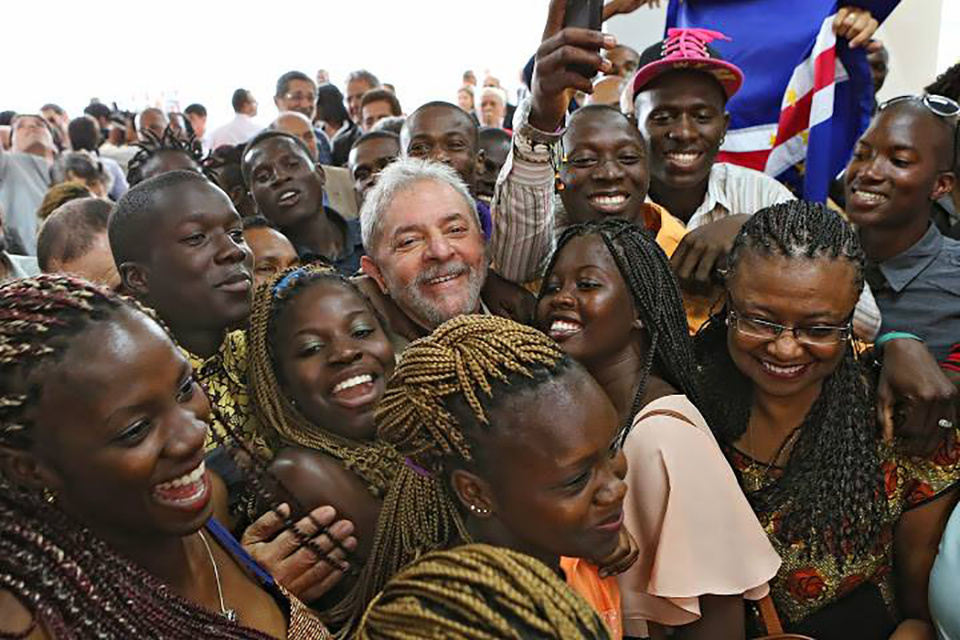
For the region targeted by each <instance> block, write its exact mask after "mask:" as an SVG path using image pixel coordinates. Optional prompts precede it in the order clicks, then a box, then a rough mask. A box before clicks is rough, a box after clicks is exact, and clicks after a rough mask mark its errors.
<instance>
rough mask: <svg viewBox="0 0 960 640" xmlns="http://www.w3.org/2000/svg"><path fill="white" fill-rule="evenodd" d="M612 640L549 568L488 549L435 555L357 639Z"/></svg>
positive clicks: (407, 573)
mask: <svg viewBox="0 0 960 640" xmlns="http://www.w3.org/2000/svg"><path fill="white" fill-rule="evenodd" d="M424 629H430V630H431V633H432V635H434V636H437V637H445V638H462V639H463V640H509V639H516V640H520V639H521V638H522V639H524V640H532V639H537V640H560V639H567V638H585V639H586V638H589V639H592V640H601V639H603V640H605V639H607V638H609V637H610V635H609V633H608V631H607V628H606V626H605V625H604V623H603V621H602V620H601V619H600V617H599V616H598V615H597V613H596V612H595V611H594V610H593V608H592V607H590V605H589V604H587V603H586V602H585V601H584V600H583V599H582V598H581V597H580V596H578V595H577V594H576V593H574V592H573V591H572V590H571V589H570V588H569V587H567V585H566V584H565V583H564V582H563V580H561V579H560V578H559V577H558V576H557V575H556V574H555V573H554V572H553V571H551V570H550V569H549V568H548V567H547V566H546V565H545V564H543V563H542V562H540V561H539V560H537V559H535V558H532V557H530V556H527V555H524V554H522V553H518V552H516V551H512V550H510V549H504V548H501V547H491V546H488V545H484V544H471V545H464V546H460V547H456V548H454V549H451V550H449V551H436V552H433V553H429V554H427V555H425V556H423V557H422V558H420V559H419V560H417V561H416V562H414V563H413V564H411V565H410V566H408V567H407V568H405V569H404V570H403V571H401V572H400V573H399V574H397V575H396V576H394V577H393V578H392V579H391V580H390V582H388V583H387V585H386V587H384V590H383V592H382V593H380V595H378V596H377V597H376V599H375V600H374V601H373V602H372V603H370V607H369V608H368V609H367V612H366V614H365V615H364V617H363V622H362V623H361V625H360V629H359V631H358V633H357V640H416V639H418V638H422V637H423V630H424Z"/></svg>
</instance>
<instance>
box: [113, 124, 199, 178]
mask: <svg viewBox="0 0 960 640" xmlns="http://www.w3.org/2000/svg"><path fill="white" fill-rule="evenodd" d="M140 135H141V136H143V138H144V139H143V140H140V141H139V142H137V148H138V149H139V151H137V153H136V155H134V156H133V157H132V158H130V162H129V163H127V183H128V184H129V185H130V186H131V187H133V186H135V185H137V184H139V183H141V182H143V180H144V175H143V172H144V167H146V165H147V163H148V162H150V160H152V159H153V158H155V157H156V156H157V155H159V154H160V153H162V152H164V151H178V152H180V153H184V154H186V155H187V157H189V158H190V159H191V160H193V161H194V162H195V163H196V164H197V167H198V168H199V167H200V166H201V165H202V163H203V145H202V144H201V143H200V141H199V140H197V139H196V138H194V137H193V135H191V134H189V133H188V134H186V137H184V135H183V134H180V133H178V132H177V131H176V130H175V129H173V128H172V127H171V126H170V125H167V127H166V128H165V129H164V130H163V134H162V135H160V136H158V135H156V134H155V133H153V132H152V131H142V132H140Z"/></svg>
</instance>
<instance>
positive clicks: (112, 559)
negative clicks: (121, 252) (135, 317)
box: [0, 275, 267, 640]
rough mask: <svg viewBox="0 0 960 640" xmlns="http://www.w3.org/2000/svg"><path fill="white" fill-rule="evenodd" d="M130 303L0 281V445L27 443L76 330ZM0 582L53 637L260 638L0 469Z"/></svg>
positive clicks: (59, 279)
mask: <svg viewBox="0 0 960 640" xmlns="http://www.w3.org/2000/svg"><path fill="white" fill-rule="evenodd" d="M143 312H144V311H143V310H142V308H140V307H139V306H138V305H136V303H134V302H133V301H130V300H126V299H122V298H120V297H118V296H116V295H115V294H113V293H111V292H109V291H108V290H106V289H101V288H100V287H97V286H96V285H93V284H90V283H87V282H85V281H83V280H79V279H75V278H71V277H68V276H62V275H42V276H38V277H35V278H24V279H15V280H10V281H8V282H6V283H4V284H2V285H0V445H3V446H6V447H9V448H12V449H20V450H25V449H30V448H32V447H33V445H34V443H35V439H36V435H37V434H36V432H35V425H34V424H33V423H32V422H31V420H30V419H29V410H30V409H31V408H32V407H33V406H34V405H35V404H36V403H37V401H38V400H39V397H40V393H41V388H42V384H43V378H44V374H45V373H46V372H47V371H48V370H49V368H50V367H51V366H54V365H55V364H56V363H57V362H58V361H59V360H60V359H61V358H62V357H63V356H64V354H65V353H66V351H67V350H68V349H69V347H70V345H71V344H73V342H74V340H75V339H76V338H77V336H78V335H79V334H81V333H82V332H83V331H85V330H86V329H88V328H90V327H91V326H93V325H94V324H95V323H97V322H102V321H106V320H110V319H112V318H116V317H118V316H119V315H120V314H122V313H143ZM0 590H5V591H8V592H9V593H11V594H12V595H13V597H14V598H15V599H16V600H17V601H18V602H19V603H20V604H21V605H22V606H24V607H25V608H26V609H27V610H28V611H29V612H30V614H31V616H32V622H31V625H30V627H29V629H28V630H26V631H25V632H20V633H15V634H8V633H3V632H0V638H17V637H25V635H26V634H29V633H30V632H31V631H32V630H33V629H35V628H36V627H37V626H38V625H40V624H42V625H43V626H44V627H45V628H46V629H47V630H48V631H49V632H50V633H51V634H52V635H53V636H54V637H84V638H86V637H98V638H99V637H103V638H134V637H163V638H171V639H181V638H182V639H183V640H187V639H188V638H199V637H203V638H236V639H241V638H266V637H267V636H265V635H264V634H262V633H260V632H257V631H254V630H251V629H245V628H242V627H239V626H237V625H236V624H233V623H229V622H227V621H226V620H225V619H224V618H223V617H221V616H220V615H218V614H216V613H213V612H211V611H208V610H206V609H204V608H203V607H200V606H198V605H195V604H193V603H191V602H189V601H187V600H186V599H184V598H182V597H180V596H178V595H176V594H175V593H174V592H173V591H172V590H170V589H168V588H167V587H165V586H164V585H163V584H162V583H161V582H160V581H159V580H158V579H157V578H155V577H154V576H152V575H151V574H150V573H149V572H147V571H146V570H144V569H142V568H141V567H139V566H138V565H137V564H135V563H133V562H131V561H130V560H128V559H126V558H125V557H123V556H122V555H120V554H119V553H117V552H116V551H114V550H113V549H112V548H111V547H110V546H109V545H108V544H106V543H105V542H104V541H103V540H101V539H100V538H98V537H97V536H95V535H94V534H93V533H92V532H90V530H89V529H87V527H86V526H84V525H83V524H82V523H81V522H80V521H78V520H77V519H75V518H74V517H72V516H70V515H68V514H67V513H65V512H64V511H63V510H62V509H60V508H58V507H57V506H56V505H55V504H51V503H49V502H47V501H46V500H44V499H43V497H42V496H41V494H40V492H37V491H35V490H30V489H27V488H24V487H21V486H18V485H17V484H15V483H14V482H12V481H10V480H9V479H8V478H5V477H4V476H2V475H0Z"/></svg>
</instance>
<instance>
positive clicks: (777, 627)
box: [757, 593, 783, 635]
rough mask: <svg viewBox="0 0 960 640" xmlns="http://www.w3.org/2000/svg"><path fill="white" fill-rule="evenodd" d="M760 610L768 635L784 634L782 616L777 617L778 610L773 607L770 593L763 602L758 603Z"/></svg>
mask: <svg viewBox="0 0 960 640" xmlns="http://www.w3.org/2000/svg"><path fill="white" fill-rule="evenodd" d="M757 607H758V608H759V609H760V617H761V618H762V619H763V626H764V627H766V629H767V634H769V635H775V634H778V633H783V625H782V624H780V616H779V615H777V608H776V607H775V606H774V605H773V598H771V597H770V594H769V593H768V594H767V595H765V596H764V597H763V600H761V601H760V602H758V603H757Z"/></svg>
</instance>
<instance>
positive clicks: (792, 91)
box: [667, 0, 899, 202]
mask: <svg viewBox="0 0 960 640" xmlns="http://www.w3.org/2000/svg"><path fill="white" fill-rule="evenodd" d="M898 2H899V0H860V1H859V2H857V3H856V5H857V6H861V7H863V8H865V9H868V10H870V12H871V13H872V14H873V16H874V17H875V18H877V20H880V21H881V22H882V21H883V20H884V19H885V18H886V17H887V16H889V15H890V12H891V11H893V9H894V8H895V7H896V6H897V4H898ZM847 4H852V3H849V2H837V1H836V0H802V1H798V0H671V1H670V5H669V8H668V12H667V28H668V29H669V28H670V27H699V28H703V29H714V30H717V31H721V32H723V33H724V34H726V35H727V36H729V37H730V38H731V41H730V42H716V43H714V44H713V46H714V47H715V48H716V49H717V51H718V52H719V53H720V55H722V56H723V57H724V59H726V60H728V61H730V62H733V63H734V64H736V65H737V66H738V67H740V68H741V69H742V70H743V72H744V83H743V88H742V89H741V90H740V92H739V93H737V95H735V96H734V97H733V98H732V99H731V100H730V102H729V104H728V105H727V109H728V110H729V112H730V116H731V120H730V128H729V130H728V132H727V136H726V141H725V143H724V146H723V148H722V150H721V154H720V155H719V156H718V160H719V161H723V162H732V163H734V164H739V165H743V166H747V167H750V168H753V169H757V170H759V171H764V172H766V173H768V174H770V175H773V176H776V177H777V178H778V179H780V180H782V181H783V182H785V183H786V184H787V185H788V186H790V187H791V188H793V190H794V191H795V192H796V193H798V194H802V195H803V197H804V198H805V199H807V200H814V201H821V202H822V201H825V200H826V199H827V193H828V190H829V187H830V183H831V181H832V180H833V179H834V178H835V177H836V176H837V174H839V173H840V172H841V171H842V170H843V168H844V167H845V166H846V164H847V161H848V160H849V159H850V154H851V152H852V150H853V146H854V144H855V143H856V141H857V138H858V137H859V136H860V134H862V133H863V131H864V130H866V128H867V126H868V125H869V123H870V116H871V112H872V109H873V104H874V102H873V81H872V79H871V76H870V68H869V65H868V64H867V61H866V54H865V52H864V50H863V49H862V48H858V49H850V48H849V47H848V46H847V44H846V41H845V40H844V39H843V38H837V37H836V36H835V35H834V34H833V26H832V23H833V18H834V16H835V14H836V12H837V9H838V8H839V7H840V6H843V5H847Z"/></svg>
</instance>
